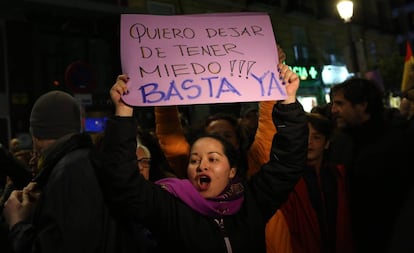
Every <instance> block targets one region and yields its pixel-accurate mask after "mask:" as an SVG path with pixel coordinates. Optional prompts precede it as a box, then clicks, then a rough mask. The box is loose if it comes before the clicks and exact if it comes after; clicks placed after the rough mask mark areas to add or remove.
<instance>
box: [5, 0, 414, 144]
mask: <svg viewBox="0 0 414 253" xmlns="http://www.w3.org/2000/svg"><path fill="white" fill-rule="evenodd" d="M409 2H410V1H391V0H363V1H354V16H353V17H352V21H351V22H350V23H344V21H343V20H342V19H341V18H340V17H339V15H338V12H337V10H336V4H337V1H336V0H307V1H303V0H203V1H194V0H157V1H150V0H5V1H2V3H0V52H1V54H0V55H1V56H2V58H1V59H2V61H1V63H0V77H1V82H0V132H1V139H0V141H1V142H2V143H7V140H8V139H10V138H11V137H15V136H20V137H21V138H26V139H27V135H28V132H27V131H28V118H29V115H30V110H31V107H32V104H33V102H34V101H35V99H36V98H37V97H38V96H39V95H40V94H42V93H44V92H46V91H48V90H51V89H62V90H67V91H69V92H71V93H75V95H76V96H77V97H78V98H79V99H80V100H81V101H82V103H83V104H84V108H85V115H86V116H87V117H91V118H94V117H96V118H102V117H105V115H107V114H109V113H110V110H111V106H110V105H109V104H108V103H109V97H108V89H109V87H111V86H112V84H113V82H114V80H115V78H116V76H117V75H118V74H120V73H121V71H122V70H121V66H120V61H119V60H120V59H119V15H120V14H121V13H149V14H157V15H180V14H196V13H214V12H266V13H268V14H269V15H270V18H271V20H272V24H273V28H274V32H275V38H276V42H277V43H278V44H279V45H280V46H281V47H282V48H283V50H284V51H285V53H286V56H287V59H286V63H287V64H288V65H290V66H291V67H292V68H294V70H295V71H296V72H297V73H298V74H299V75H300V76H301V78H302V80H303V81H302V87H301V90H300V95H301V96H303V97H304V98H311V101H312V103H316V104H320V103H325V102H326V101H327V99H328V98H327V94H328V93H329V87H330V85H332V84H334V82H335V80H337V79H335V78H334V79H332V77H331V79H329V80H328V79H326V78H323V73H337V72H338V73H339V72H341V71H342V70H343V67H345V68H346V71H348V72H349V73H351V74H352V73H354V74H358V75H361V76H365V75H367V74H369V75H370V76H373V77H375V78H377V79H378V81H379V83H380V84H381V85H382V87H383V88H384V90H387V91H388V90H398V88H399V85H400V83H401V77H402V66H403V59H404V55H405V51H404V50H405V41H407V40H408V41H411V42H412V41H413V35H412V32H410V31H413V29H412V28H413V24H412V20H413V19H412V18H411V17H412V13H413V10H412V9H413V8H412V5H411V4H410V3H409ZM410 18H411V19H410ZM324 71H325V72H324ZM312 99H313V100H312ZM146 110H147V111H146ZM143 111H144V113H143V114H142V115H137V116H138V117H143V118H144V119H146V120H145V121H151V120H152V119H151V117H152V116H151V108H147V109H145V108H144V109H143ZM189 111H191V110H189ZM192 111H194V110H192ZM148 127H151V124H149V126H148Z"/></svg>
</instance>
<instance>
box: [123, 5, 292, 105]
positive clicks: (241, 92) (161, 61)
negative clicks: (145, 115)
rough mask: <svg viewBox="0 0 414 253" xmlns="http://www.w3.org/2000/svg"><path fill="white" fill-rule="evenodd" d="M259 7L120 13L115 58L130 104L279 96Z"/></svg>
mask: <svg viewBox="0 0 414 253" xmlns="http://www.w3.org/2000/svg"><path fill="white" fill-rule="evenodd" d="M277 63H278V55H277V46H276V41H275V38H274V33H273V29H272V25H271V22H270V18H269V16H268V15H267V14H265V13H248V14H243V13H238V14H235V13H229V14H223V13H220V14H203V15H177V16H155V15H140V14H124V15H122V16H121V64H122V68H123V73H124V74H127V75H128V76H129V78H130V80H129V82H128V87H129V91H130V92H129V94H128V95H125V96H124V97H123V98H124V101H125V102H126V103H128V104H130V105H133V106H155V105H183V104H209V103H231V102H246V101H262V100H280V99H284V98H285V97H286V94H285V88H284V86H283V84H282V83H281V81H280V80H279V74H278V71H277Z"/></svg>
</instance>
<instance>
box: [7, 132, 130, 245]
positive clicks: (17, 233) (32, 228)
mask: <svg viewBox="0 0 414 253" xmlns="http://www.w3.org/2000/svg"><path fill="white" fill-rule="evenodd" d="M91 146H92V141H91V139H90V137H89V136H88V135H85V134H77V135H72V136H65V137H62V138H61V139H59V140H57V141H56V143H54V144H53V145H52V146H51V147H49V148H48V152H47V154H45V156H44V161H43V163H42V169H41V172H40V174H39V175H38V176H37V177H36V178H35V179H34V181H37V182H38V184H39V185H38V186H39V187H40V188H41V189H42V194H41V197H40V199H39V200H38V203H37V206H36V209H35V212H34V214H33V217H32V218H31V220H29V221H26V222H20V223H17V224H16V225H15V226H14V227H13V228H12V230H11V231H10V238H11V242H12V246H13V249H14V251H15V252H17V253H19V252H25V253H27V252H42V253H58V252H68V253H73V252H79V253H80V252H83V253H105V252H114V253H115V252H122V250H121V249H120V248H119V244H118V239H119V238H123V236H121V235H120V233H121V232H122V230H121V229H120V226H118V225H117V223H116V222H115V221H114V219H112V218H111V217H110V216H109V212H108V209H107V208H106V206H105V203H104V201H103V197H102V193H101V190H100V187H99V185H98V182H97V179H96V176H95V172H94V169H93V168H92V166H91V163H90V161H89V151H90V148H91ZM125 247H127V246H126V245H125Z"/></svg>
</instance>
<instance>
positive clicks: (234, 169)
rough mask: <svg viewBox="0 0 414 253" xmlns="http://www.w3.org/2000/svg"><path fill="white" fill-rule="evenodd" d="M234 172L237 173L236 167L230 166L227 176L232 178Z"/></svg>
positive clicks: (234, 174)
mask: <svg viewBox="0 0 414 253" xmlns="http://www.w3.org/2000/svg"><path fill="white" fill-rule="evenodd" d="M236 174H237V168H236V167H232V168H231V169H230V174H229V178H230V179H233V178H234V177H235V176H236Z"/></svg>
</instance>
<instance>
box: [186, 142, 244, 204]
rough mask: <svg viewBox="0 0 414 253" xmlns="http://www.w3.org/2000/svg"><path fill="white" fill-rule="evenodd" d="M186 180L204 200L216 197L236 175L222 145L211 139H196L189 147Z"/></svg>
mask: <svg viewBox="0 0 414 253" xmlns="http://www.w3.org/2000/svg"><path fill="white" fill-rule="evenodd" d="M187 175H188V179H189V180H190V181H191V182H192V184H193V185H194V187H195V188H196V189H197V190H198V191H199V192H200V194H201V195H202V196H203V197H204V198H214V197H217V196H218V195H219V194H220V193H222V192H223V190H224V189H225V188H226V186H227V185H228V183H229V181H230V180H231V179H232V178H234V176H235V175H236V168H231V167H230V163H229V160H228V159H227V156H226V155H225V152H224V148H223V145H222V144H221V142H220V141H218V140H216V139H214V138H212V137H203V138H200V139H198V140H197V141H196V142H195V143H194V144H193V146H192V147H191V152H190V160H189V164H188V168H187Z"/></svg>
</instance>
